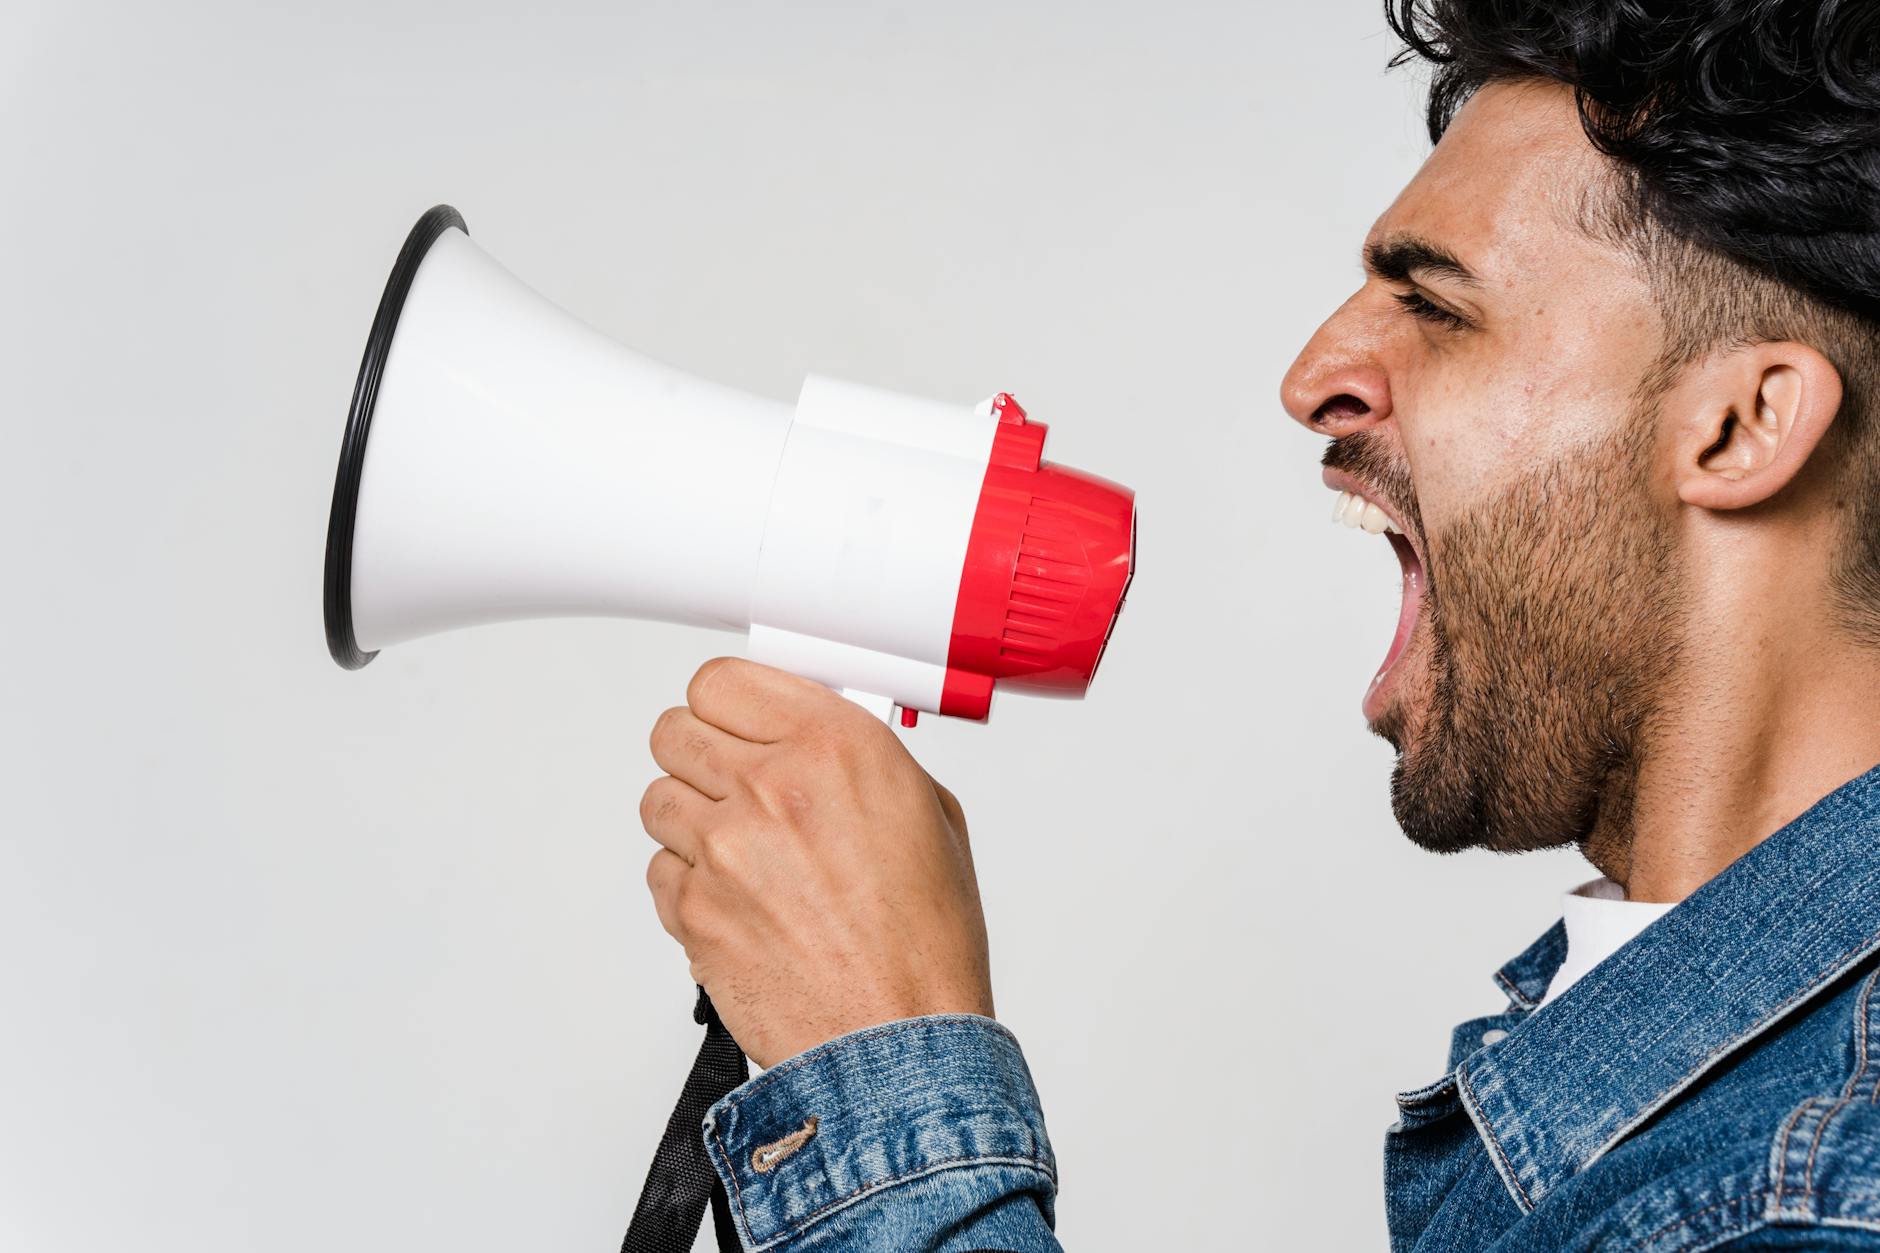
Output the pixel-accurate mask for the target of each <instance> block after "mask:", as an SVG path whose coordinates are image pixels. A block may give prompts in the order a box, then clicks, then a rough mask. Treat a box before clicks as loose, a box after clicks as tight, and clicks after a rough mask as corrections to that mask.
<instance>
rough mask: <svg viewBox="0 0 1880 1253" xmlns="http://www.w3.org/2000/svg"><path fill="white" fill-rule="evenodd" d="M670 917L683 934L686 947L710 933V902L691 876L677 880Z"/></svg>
mask: <svg viewBox="0 0 1880 1253" xmlns="http://www.w3.org/2000/svg"><path fill="white" fill-rule="evenodd" d="M672 917H673V921H675V922H676V923H678V924H679V930H681V931H682V932H684V933H685V936H686V944H687V945H688V947H689V946H691V945H692V944H694V943H696V942H697V941H698V940H699V939H702V938H708V937H709V936H710V935H711V933H712V916H711V907H710V901H709V900H708V898H707V897H706V895H705V893H703V892H701V891H699V890H698V885H697V883H696V882H694V881H693V878H692V876H691V875H687V876H685V877H684V878H683V879H681V880H679V882H678V884H677V885H676V886H675V887H674V888H673V893H672Z"/></svg>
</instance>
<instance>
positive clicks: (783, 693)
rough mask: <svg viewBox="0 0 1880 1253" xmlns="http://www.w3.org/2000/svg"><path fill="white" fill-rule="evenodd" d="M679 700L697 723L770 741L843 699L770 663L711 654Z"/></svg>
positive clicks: (835, 706) (823, 713)
mask: <svg viewBox="0 0 1880 1253" xmlns="http://www.w3.org/2000/svg"><path fill="white" fill-rule="evenodd" d="M685 703H686V704H687V705H688V706H689V707H690V708H691V710H692V712H693V713H694V714H695V715H696V716H697V717H698V718H699V719H700V720H701V721H703V722H707V723H709V724H711V725H712V726H714V727H717V728H719V729H720V730H723V731H728V732H730V733H731V734H732V735H735V736H737V737H738V738H739V739H744V740H750V741H752V742H754V743H758V744H774V743H776V742H777V741H778V740H781V739H783V738H785V737H786V736H789V735H790V734H791V733H792V732H795V731H797V730H799V729H801V728H802V726H803V725H804V724H805V723H806V722H807V721H809V720H810V719H812V718H816V717H819V716H820V717H826V716H828V714H829V713H830V712H831V711H832V710H839V709H840V708H841V707H842V703H843V702H842V698H841V697H840V696H838V695H836V693H835V692H833V691H831V690H830V689H829V688H826V687H824V686H823V685H822V684H820V683H816V682H813V681H811V680H809V679H804V678H799V677H797V676H796V675H794V674H790V673H788V672H786V671H783V670H778V669H776V668H775V667H773V666H764V665H759V664H758V663H757V662H754V661H746V660H744V659H743V658H741V657H714V658H712V660H710V661H708V662H706V663H705V664H704V665H702V666H700V667H699V669H698V673H697V674H695V675H693V676H692V682H691V683H690V684H689V685H688V686H687V687H686V689H685Z"/></svg>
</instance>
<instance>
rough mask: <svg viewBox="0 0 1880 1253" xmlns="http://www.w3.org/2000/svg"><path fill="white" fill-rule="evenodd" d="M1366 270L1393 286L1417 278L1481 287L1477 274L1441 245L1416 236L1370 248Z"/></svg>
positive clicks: (1399, 237) (1401, 238)
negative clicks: (1437, 279)
mask: <svg viewBox="0 0 1880 1253" xmlns="http://www.w3.org/2000/svg"><path fill="white" fill-rule="evenodd" d="M1364 268H1365V269H1366V270H1369V271H1370V272H1371V273H1372V274H1374V275H1376V276H1377V277H1378V278H1381V279H1384V280H1385V281H1387V282H1392V283H1407V282H1409V281H1410V280H1411V279H1412V278H1414V277H1415V276H1416V275H1418V274H1430V275H1434V276H1436V277H1438V278H1449V279H1454V280H1455V281H1456V282H1458V283H1461V284H1463V285H1464V286H1466V287H1480V286H1481V285H1482V280H1481V279H1480V278H1478V277H1477V276H1476V274H1475V271H1473V270H1471V269H1470V268H1469V267H1468V266H1466V265H1464V264H1462V262H1461V261H1460V260H1459V259H1457V257H1456V254H1455V253H1453V252H1450V251H1449V250H1448V249H1447V248H1444V247H1442V246H1441V245H1440V244H1435V243H1432V242H1430V241H1429V240H1427V239H1423V238H1421V237H1420V236H1416V235H1398V236H1395V237H1393V238H1390V239H1380V240H1378V241H1377V242H1376V243H1374V244H1367V245H1366V246H1365V249H1364Z"/></svg>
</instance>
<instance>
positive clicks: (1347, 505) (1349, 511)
mask: <svg viewBox="0 0 1880 1253" xmlns="http://www.w3.org/2000/svg"><path fill="white" fill-rule="evenodd" d="M1332 521H1334V522H1342V523H1344V524H1345V525H1346V526H1355V527H1362V528H1363V529H1364V530H1366V531H1368V532H1369V533H1370V534H1372V535H1381V534H1383V533H1384V532H1385V531H1389V532H1390V533H1391V534H1392V535H1399V534H1402V532H1400V531H1399V530H1398V529H1397V524H1396V523H1394V522H1392V521H1391V520H1390V518H1389V516H1388V515H1386V514H1385V512H1384V511H1383V510H1382V509H1379V508H1378V507H1377V506H1376V505H1374V504H1372V503H1371V502H1370V501H1368V500H1366V499H1365V498H1364V497H1362V496H1360V495H1358V494H1357V493H1356V492H1340V493H1338V503H1336V504H1334V505H1333V506H1332Z"/></svg>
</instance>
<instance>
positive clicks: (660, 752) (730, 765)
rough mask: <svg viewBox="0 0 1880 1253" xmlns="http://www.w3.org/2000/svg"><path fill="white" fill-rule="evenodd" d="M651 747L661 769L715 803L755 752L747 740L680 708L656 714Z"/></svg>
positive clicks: (728, 793) (688, 710) (730, 788)
mask: <svg viewBox="0 0 1880 1253" xmlns="http://www.w3.org/2000/svg"><path fill="white" fill-rule="evenodd" d="M651 745H652V749H653V760H654V761H656V762H658V763H659V768H660V769H661V770H664V771H665V772H666V773H667V774H669V775H672V776H673V777H674V778H676V779H679V780H680V781H682V782H685V783H689V784H691V785H692V786H693V787H695V788H697V789H698V790H699V791H700V792H702V793H704V794H705V795H706V796H709V797H710V798H711V799H712V800H715V801H721V800H723V799H724V798H725V797H727V796H729V795H731V791H732V787H733V783H734V781H735V780H736V779H737V778H738V777H739V775H740V774H741V773H742V772H743V770H744V769H745V768H746V766H747V765H748V763H749V761H750V757H751V754H752V753H754V752H756V751H757V749H756V748H755V746H754V745H752V744H751V743H750V741H748V740H743V739H739V738H738V737H737V736H735V735H733V734H731V733H730V732H729V731H725V730H722V729H720V728H718V727H715V726H713V725H712V724H711V723H709V722H706V721H705V720H704V719H702V718H700V717H699V716H698V715H697V714H695V713H693V712H692V711H691V710H690V709H687V708H686V707H685V706H683V705H677V706H674V707H673V708H671V709H668V710H667V711H666V712H665V713H663V714H661V715H659V720H658V721H657V722H655V723H654V724H653V735H652V740H651Z"/></svg>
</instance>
